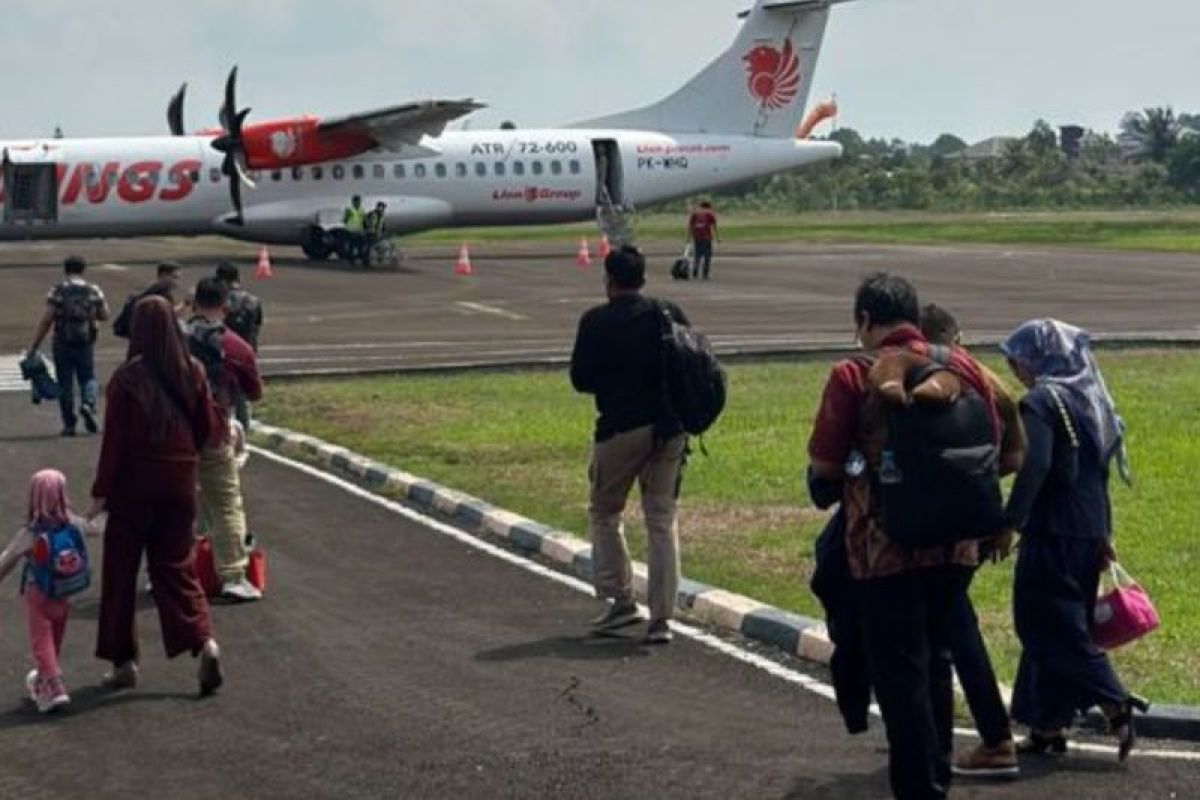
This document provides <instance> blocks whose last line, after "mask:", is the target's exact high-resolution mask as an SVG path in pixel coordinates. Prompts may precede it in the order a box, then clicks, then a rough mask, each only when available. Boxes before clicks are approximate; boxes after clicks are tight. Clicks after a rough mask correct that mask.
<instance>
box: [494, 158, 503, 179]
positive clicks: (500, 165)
mask: <svg viewBox="0 0 1200 800" xmlns="http://www.w3.org/2000/svg"><path fill="white" fill-rule="evenodd" d="M496 177H498V178H503V177H504V162H503V161H497V162H496Z"/></svg>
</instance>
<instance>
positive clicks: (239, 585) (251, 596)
mask: <svg viewBox="0 0 1200 800" xmlns="http://www.w3.org/2000/svg"><path fill="white" fill-rule="evenodd" d="M221 597H222V598H223V599H225V600H228V601H230V602H233V603H253V602H254V601H255V600H262V592H261V591H259V589H258V587H257V586H255V585H254V584H252V583H251V582H250V581H248V580H246V579H245V578H242V579H240V580H236V581H229V582H227V583H224V584H222V585H221Z"/></svg>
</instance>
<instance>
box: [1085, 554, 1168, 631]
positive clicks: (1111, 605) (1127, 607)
mask: <svg viewBox="0 0 1200 800" xmlns="http://www.w3.org/2000/svg"><path fill="white" fill-rule="evenodd" d="M1107 575H1108V582H1110V583H1111V584H1112V588H1111V589H1110V590H1109V591H1107V592H1106V591H1105V588H1104V583H1105V580H1104V575H1101V578H1100V594H1099V596H1098V597H1097V598H1096V610H1095V612H1094V613H1093V615H1092V641H1094V642H1095V643H1096V644H1097V645H1099V646H1100V647H1103V648H1104V649H1105V650H1112V649H1114V648H1117V647H1120V646H1121V645H1125V644H1129V643H1130V642H1132V641H1134V640H1135V639H1140V638H1142V637H1143V636H1145V635H1146V634H1147V633H1149V632H1150V631H1152V630H1154V629H1155V628H1157V627H1158V612H1157V611H1155V610H1154V604H1153V603H1151V602H1150V595H1148V594H1146V590H1145V589H1143V588H1142V587H1141V586H1139V585H1138V583H1137V581H1135V580H1134V579H1133V578H1132V577H1130V575H1129V573H1128V572H1126V571H1125V570H1124V569H1123V568H1122V567H1121V565H1120V564H1118V563H1117V562H1115V561H1113V562H1112V563H1110V564H1109V566H1108V573H1107Z"/></svg>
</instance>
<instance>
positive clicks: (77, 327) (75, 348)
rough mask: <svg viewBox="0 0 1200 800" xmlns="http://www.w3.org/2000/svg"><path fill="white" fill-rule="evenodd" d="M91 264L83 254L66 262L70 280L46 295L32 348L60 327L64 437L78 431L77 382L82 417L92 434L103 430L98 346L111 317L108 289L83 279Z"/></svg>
mask: <svg viewBox="0 0 1200 800" xmlns="http://www.w3.org/2000/svg"><path fill="white" fill-rule="evenodd" d="M85 269H87V262H86V261H84V259H83V258H82V257H80V256H68V257H67V259H66V260H65V261H63V272H64V274H65V280H63V281H62V282H61V283H59V284H58V285H56V286H55V287H54V288H53V289H51V290H50V292H49V294H47V295H46V311H45V313H44V314H43V315H42V318H41V320H40V321H39V322H38V327H37V332H36V333H35V334H34V337H33V344H32V345H30V348H29V352H30V353H34V352H36V351H37V349H38V348H39V347H41V346H42V340H43V339H45V338H46V334H48V333H49V332H50V331H51V330H53V331H54V340H53V341H54V344H53V352H54V373H55V376H56V377H57V378H58V387H59V394H58V405H59V411H60V413H61V415H62V424H63V427H62V435H63V436H74V435H75V423H76V416H75V384H76V383H78V384H79V396H80V400H79V416H81V417H83V424H84V427H86V428H87V430H88V433H95V432H96V431H97V430H98V427H97V423H96V396H97V394H98V389H97V383H96V361H95V346H96V334H97V325H96V323H97V322H103V321H104V320H106V319H108V302H107V301H106V300H105V299H104V292H102V291H100V287H99V286H96V285H95V284H94V283H88V282H87V281H85V280H84V279H83V273H84V270H85Z"/></svg>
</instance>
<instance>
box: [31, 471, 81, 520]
mask: <svg viewBox="0 0 1200 800" xmlns="http://www.w3.org/2000/svg"><path fill="white" fill-rule="evenodd" d="M70 521H71V504H70V502H69V501H68V500H67V478H66V476H65V475H63V474H62V473H61V472H59V471H58V470H56V469H44V470H41V471H40V472H37V473H35V474H34V476H33V478H32V479H30V481H29V522H28V524H29V527H30V528H31V529H34V530H39V529H40V530H44V529H46V528H56V527H58V526H60V525H66V524H68V523H69V522H70Z"/></svg>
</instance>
